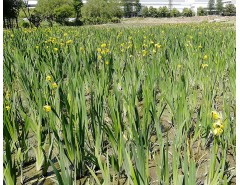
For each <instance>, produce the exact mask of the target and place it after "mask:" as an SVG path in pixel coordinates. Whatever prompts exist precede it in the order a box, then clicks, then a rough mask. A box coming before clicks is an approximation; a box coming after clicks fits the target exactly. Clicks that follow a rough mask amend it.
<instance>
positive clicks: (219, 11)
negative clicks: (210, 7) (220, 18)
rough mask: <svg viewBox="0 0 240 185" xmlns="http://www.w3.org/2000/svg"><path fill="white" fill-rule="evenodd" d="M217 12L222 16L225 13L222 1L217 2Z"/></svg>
mask: <svg viewBox="0 0 240 185" xmlns="http://www.w3.org/2000/svg"><path fill="white" fill-rule="evenodd" d="M216 10H217V13H218V14H219V15H221V14H222V12H223V2H222V0H217V3H216Z"/></svg>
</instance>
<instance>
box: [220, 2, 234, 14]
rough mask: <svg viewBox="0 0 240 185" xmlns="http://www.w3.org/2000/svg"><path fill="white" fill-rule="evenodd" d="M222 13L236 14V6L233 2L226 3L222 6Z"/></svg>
mask: <svg viewBox="0 0 240 185" xmlns="http://www.w3.org/2000/svg"><path fill="white" fill-rule="evenodd" d="M223 15H225V16H235V15H236V7H235V6H234V4H228V5H226V6H225V8H224V12H223Z"/></svg>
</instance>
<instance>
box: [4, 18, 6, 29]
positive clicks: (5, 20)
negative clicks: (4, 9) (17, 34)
mask: <svg viewBox="0 0 240 185" xmlns="http://www.w3.org/2000/svg"><path fill="white" fill-rule="evenodd" d="M3 27H4V28H6V19H5V17H4V18H3Z"/></svg>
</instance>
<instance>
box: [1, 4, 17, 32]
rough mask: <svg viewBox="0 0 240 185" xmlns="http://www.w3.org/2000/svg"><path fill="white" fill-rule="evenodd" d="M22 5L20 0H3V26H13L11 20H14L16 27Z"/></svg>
mask: <svg viewBox="0 0 240 185" xmlns="http://www.w3.org/2000/svg"><path fill="white" fill-rule="evenodd" d="M21 6H22V1H20V0H3V26H4V27H5V28H6V27H7V28H12V27H13V25H14V24H13V21H14V20H15V21H16V25H17V27H18V15H19V10H20V8H21Z"/></svg>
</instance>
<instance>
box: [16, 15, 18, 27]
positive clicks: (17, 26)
mask: <svg viewBox="0 0 240 185" xmlns="http://www.w3.org/2000/svg"><path fill="white" fill-rule="evenodd" d="M16 27H17V28H19V26H18V18H17V17H16Z"/></svg>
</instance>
